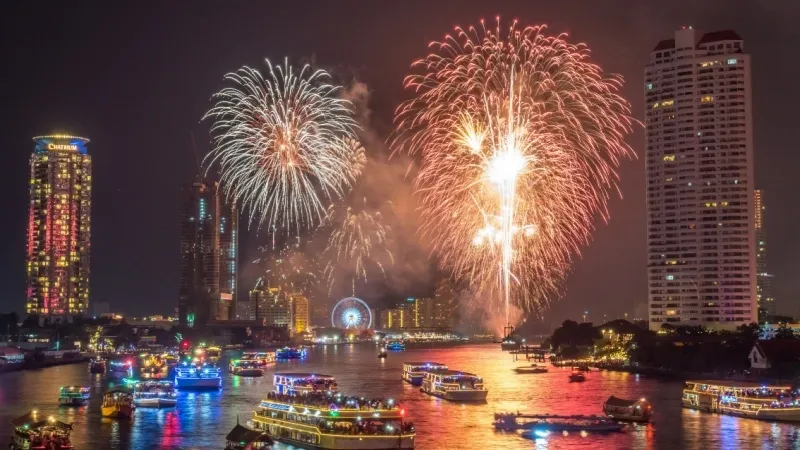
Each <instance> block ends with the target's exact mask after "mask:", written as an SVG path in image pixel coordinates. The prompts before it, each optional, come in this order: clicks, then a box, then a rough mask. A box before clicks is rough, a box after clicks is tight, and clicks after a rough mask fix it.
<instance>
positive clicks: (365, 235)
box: [325, 200, 394, 295]
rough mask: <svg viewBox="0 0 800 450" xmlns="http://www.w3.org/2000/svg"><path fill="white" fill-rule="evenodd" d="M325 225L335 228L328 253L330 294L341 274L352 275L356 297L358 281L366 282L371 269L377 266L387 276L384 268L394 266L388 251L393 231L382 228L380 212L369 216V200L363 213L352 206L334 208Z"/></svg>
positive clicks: (327, 275)
mask: <svg viewBox="0 0 800 450" xmlns="http://www.w3.org/2000/svg"><path fill="white" fill-rule="evenodd" d="M389 205H390V204H389ZM326 223H327V224H328V225H330V226H332V227H333V231H332V232H331V236H330V238H329V239H328V245H327V247H326V250H325V253H326V255H327V257H328V264H327V265H326V267H325V277H326V279H327V280H328V287H329V290H330V289H331V288H332V287H333V283H334V281H335V280H336V279H338V278H341V277H342V272H346V273H347V274H348V275H350V278H351V283H352V288H353V295H355V282H356V280H357V279H361V280H363V281H365V282H366V281H367V273H368V267H370V266H373V265H374V266H375V267H377V268H378V269H379V270H380V272H381V274H383V276H386V272H385V270H384V269H385V266H386V265H389V264H393V263H394V256H393V255H392V253H391V251H389V249H388V248H387V242H388V238H389V235H390V234H391V227H389V226H388V225H384V224H383V216H382V214H381V213H380V211H377V212H372V213H371V212H369V211H368V210H367V208H366V200H364V208H363V209H361V210H360V211H359V210H357V209H355V208H353V207H350V206H348V207H346V208H345V207H343V206H335V205H332V206H331V207H330V208H328V216H327V219H326Z"/></svg>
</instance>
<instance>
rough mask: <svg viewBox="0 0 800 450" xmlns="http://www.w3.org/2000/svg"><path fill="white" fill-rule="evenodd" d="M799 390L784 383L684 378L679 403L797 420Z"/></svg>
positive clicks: (754, 416)
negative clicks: (684, 382)
mask: <svg viewBox="0 0 800 450" xmlns="http://www.w3.org/2000/svg"><path fill="white" fill-rule="evenodd" d="M798 394H800V392H798V391H796V390H793V389H792V387H791V386H789V385H788V384H785V385H783V384H775V385H769V384H762V383H752V382H746V381H715V380H711V381H686V384H685V386H684V389H683V399H682V403H683V407H684V408H689V409H698V410H701V411H707V412H715V413H720V414H728V415H731V416H738V417H747V418H750V419H759V420H776V421H785V422H800V401H799V399H798V397H799V396H798Z"/></svg>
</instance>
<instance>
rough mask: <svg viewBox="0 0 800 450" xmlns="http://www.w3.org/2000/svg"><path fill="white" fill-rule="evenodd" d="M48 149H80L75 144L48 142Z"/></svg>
mask: <svg viewBox="0 0 800 450" xmlns="http://www.w3.org/2000/svg"><path fill="white" fill-rule="evenodd" d="M47 149H48V150H76V151H77V150H78V146H77V145H75V144H47Z"/></svg>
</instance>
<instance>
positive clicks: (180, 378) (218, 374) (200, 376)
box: [175, 361, 222, 389]
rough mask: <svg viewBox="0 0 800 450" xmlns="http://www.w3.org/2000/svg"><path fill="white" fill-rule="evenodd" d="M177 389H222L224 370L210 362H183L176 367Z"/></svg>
mask: <svg viewBox="0 0 800 450" xmlns="http://www.w3.org/2000/svg"><path fill="white" fill-rule="evenodd" d="M175 387H176V388H177V389H221V388H222V370H220V368H219V367H217V366H215V365H213V364H209V363H199V364H190V363H188V362H185V361H184V362H183V363H181V364H179V365H178V366H176V367H175Z"/></svg>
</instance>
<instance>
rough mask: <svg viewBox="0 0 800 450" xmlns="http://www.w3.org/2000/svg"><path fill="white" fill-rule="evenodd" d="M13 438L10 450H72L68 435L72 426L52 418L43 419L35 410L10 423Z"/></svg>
mask: <svg viewBox="0 0 800 450" xmlns="http://www.w3.org/2000/svg"><path fill="white" fill-rule="evenodd" d="M11 426H13V427H14V437H13V438H12V441H11V443H10V444H8V446H9V448H10V449H11V450H72V448H73V446H72V442H70V440H69V435H70V433H71V432H72V424H70V423H64V422H61V421H58V420H56V419H55V418H54V417H53V416H49V417H44V415H42V414H39V413H38V412H37V411H36V410H35V409H34V410H33V411H31V412H29V413H27V414H25V415H24V416H20V417H17V418H16V419H14V420H12V421H11Z"/></svg>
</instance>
